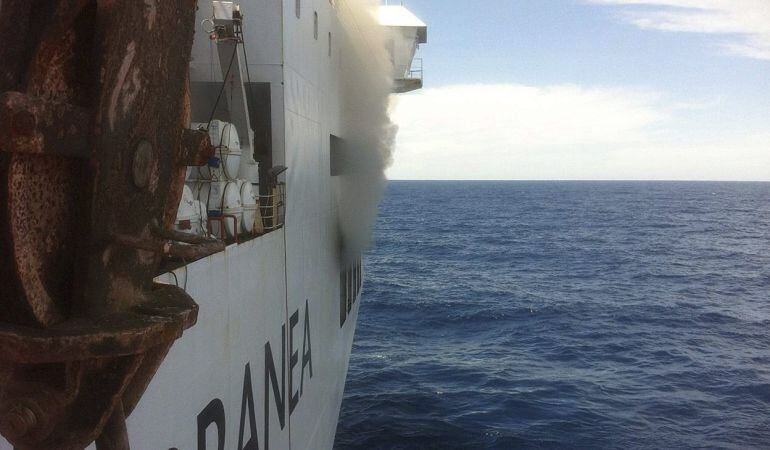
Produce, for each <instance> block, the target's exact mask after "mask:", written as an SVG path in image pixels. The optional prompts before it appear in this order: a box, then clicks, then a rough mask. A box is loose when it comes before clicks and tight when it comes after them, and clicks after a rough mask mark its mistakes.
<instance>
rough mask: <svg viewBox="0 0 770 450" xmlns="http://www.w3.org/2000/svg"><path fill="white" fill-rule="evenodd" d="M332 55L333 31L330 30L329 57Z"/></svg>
mask: <svg viewBox="0 0 770 450" xmlns="http://www.w3.org/2000/svg"><path fill="white" fill-rule="evenodd" d="M331 57H332V32H331V31H330V32H329V58H331Z"/></svg>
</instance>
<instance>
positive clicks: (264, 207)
mask: <svg viewBox="0 0 770 450" xmlns="http://www.w3.org/2000/svg"><path fill="white" fill-rule="evenodd" d="M259 210H260V214H261V216H262V223H263V225H264V228H265V233H269V232H271V231H273V230H277V229H279V228H281V227H283V224H284V220H285V219H286V183H278V184H277V185H276V186H275V187H273V189H272V191H271V192H270V194H267V195H260V196H259Z"/></svg>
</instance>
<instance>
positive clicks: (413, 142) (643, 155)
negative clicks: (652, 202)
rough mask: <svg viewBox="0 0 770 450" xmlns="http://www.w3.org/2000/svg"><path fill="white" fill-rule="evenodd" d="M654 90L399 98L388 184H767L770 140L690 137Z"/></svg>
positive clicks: (446, 91)
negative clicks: (734, 181) (756, 181)
mask: <svg viewBox="0 0 770 450" xmlns="http://www.w3.org/2000/svg"><path fill="white" fill-rule="evenodd" d="M680 111H682V107H681V105H679V104H677V103H670V104H669V103H666V100H665V98H664V97H663V96H661V95H659V94H656V93H654V92H649V91H640V90H636V89H623V88H581V87H578V86H552V87H530V86H522V85H461V86H447V87H441V88H433V89H425V90H423V91H420V92H417V93H414V94H410V95H406V96H401V97H400V98H399V101H398V105H397V107H396V108H395V111H394V114H393V120H394V121H395V122H396V123H397V124H398V126H399V133H398V137H397V144H396V153H395V161H394V165H393V166H392V167H391V168H390V169H389V171H388V176H389V177H390V178H391V179H768V178H769V177H770V158H767V156H766V154H767V149H768V148H770V135H764V136H761V135H757V136H753V137H752V136H745V137H744V136H741V137H740V138H736V139H730V138H727V137H719V138H713V139H705V138H699V139H695V138H690V137H689V136H686V135H683V134H681V133H676V132H673V131H671V129H673V128H675V127H674V126H673V125H675V123H674V122H675V119H674V118H673V117H672V114H677V113H679V112H680Z"/></svg>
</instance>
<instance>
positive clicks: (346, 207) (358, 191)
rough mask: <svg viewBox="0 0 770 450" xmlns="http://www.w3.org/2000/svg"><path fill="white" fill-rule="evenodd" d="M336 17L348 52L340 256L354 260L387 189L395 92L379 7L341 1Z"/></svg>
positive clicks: (344, 80) (359, 0) (343, 88)
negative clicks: (393, 95) (390, 109)
mask: <svg viewBox="0 0 770 450" xmlns="http://www.w3.org/2000/svg"><path fill="white" fill-rule="evenodd" d="M337 4H338V14H339V18H340V22H341V23H342V30H343V32H344V33H345V34H346V36H344V37H343V39H341V41H342V42H344V43H345V45H346V46H347V47H348V48H344V49H341V51H342V52H344V53H343V55H344V56H343V57H344V58H345V59H344V61H343V64H344V67H346V70H345V72H344V73H343V78H342V80H341V83H342V84H341V91H342V105H341V106H342V108H343V118H344V123H343V124H342V132H343V136H342V137H343V139H344V141H343V147H344V148H343V152H342V153H343V154H344V166H345V167H344V170H343V173H342V175H340V177H339V185H338V189H339V190H338V195H337V198H338V202H339V204H338V214H339V216H338V218H339V228H340V233H341V237H342V241H343V242H342V252H343V258H344V259H345V261H347V262H350V261H352V260H354V259H355V258H357V257H358V255H359V254H360V253H361V252H363V251H364V250H366V248H367V247H368V245H369V243H370V239H371V229H372V226H373V225H374V222H375V220H376V218H377V206H378V204H379V201H380V199H381V198H382V194H383V191H384V188H385V182H386V179H385V169H386V168H387V167H388V166H389V165H390V163H391V159H392V152H393V143H394V139H395V134H396V126H395V125H394V124H393V123H392V122H391V121H390V117H389V114H388V106H389V97H390V93H391V89H392V83H393V81H392V76H391V75H392V68H391V62H390V59H389V57H388V54H387V51H386V49H385V38H384V32H383V28H382V27H381V26H380V25H379V23H378V21H377V16H376V13H377V3H376V2H374V1H370V0H345V1H338V2H337Z"/></svg>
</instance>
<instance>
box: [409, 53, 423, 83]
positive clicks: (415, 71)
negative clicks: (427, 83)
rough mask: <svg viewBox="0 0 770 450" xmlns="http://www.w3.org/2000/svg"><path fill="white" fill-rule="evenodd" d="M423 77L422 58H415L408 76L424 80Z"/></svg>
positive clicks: (412, 78)
mask: <svg viewBox="0 0 770 450" xmlns="http://www.w3.org/2000/svg"><path fill="white" fill-rule="evenodd" d="M422 77H423V66H422V58H414V59H413V60H412V65H411V66H410V67H409V72H408V73H407V78H408V79H411V80H422Z"/></svg>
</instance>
